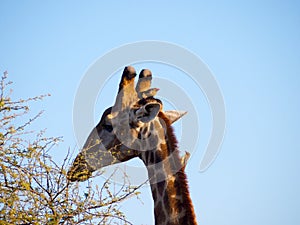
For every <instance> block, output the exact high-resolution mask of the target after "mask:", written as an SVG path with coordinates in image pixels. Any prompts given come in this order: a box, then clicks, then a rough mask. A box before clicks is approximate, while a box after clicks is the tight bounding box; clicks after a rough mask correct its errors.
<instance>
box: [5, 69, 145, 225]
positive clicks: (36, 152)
mask: <svg viewBox="0 0 300 225" xmlns="http://www.w3.org/2000/svg"><path fill="white" fill-rule="evenodd" d="M11 84H12V82H8V81H7V72H4V74H3V76H2V78H1V82H0V224H19V225H21V224H22V225H25V224H49V225H54V224H112V223H114V224H115V223H118V224H131V223H130V222H129V221H127V219H126V217H125V215H124V213H122V212H121V211H120V208H119V204H120V202H121V201H123V200H126V199H127V198H129V197H131V196H137V195H138V194H139V192H138V191H137V189H138V188H139V187H140V186H138V187H136V186H131V185H130V183H129V180H128V179H127V177H126V174H124V183H123V185H122V186H116V185H115V184H114V183H113V182H111V180H110V178H108V179H107V180H106V181H105V182H103V184H102V185H100V186H98V185H95V184H93V183H91V184H90V185H89V187H81V186H80V185H79V184H78V183H70V182H69V181H68V180H67V179H66V171H67V169H68V167H69V165H70V162H71V158H72V154H70V151H66V156H65V158H64V160H63V162H62V163H60V164H58V163H56V162H55V160H54V159H53V157H52V156H51V149H52V148H53V147H54V146H56V145H58V143H59V142H60V141H61V138H60V137H46V136H45V132H44V131H43V130H42V131H39V132H34V131H30V130H29V129H30V128H29V127H30V124H31V123H33V122H34V121H36V120H37V119H38V118H39V117H40V116H41V114H42V112H40V113H38V114H37V115H36V116H34V117H32V118H31V119H28V120H27V121H25V122H24V119H25V118H26V116H27V115H29V112H30V107H29V105H30V104H31V103H32V102H34V101H39V100H43V98H44V97H46V96H47V95H41V96H37V97H34V98H28V99H25V100H24V99H19V100H13V99H11V91H9V90H8V89H9V86H11ZM112 175H113V174H112Z"/></svg>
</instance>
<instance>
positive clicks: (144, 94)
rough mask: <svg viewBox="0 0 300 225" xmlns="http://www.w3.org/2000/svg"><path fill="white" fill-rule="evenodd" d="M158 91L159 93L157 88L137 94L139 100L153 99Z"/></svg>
mask: <svg viewBox="0 0 300 225" xmlns="http://www.w3.org/2000/svg"><path fill="white" fill-rule="evenodd" d="M158 91H159V88H150V89H148V90H146V91H143V92H138V97H139V98H148V97H153V96H155V95H156V94H157V92H158Z"/></svg>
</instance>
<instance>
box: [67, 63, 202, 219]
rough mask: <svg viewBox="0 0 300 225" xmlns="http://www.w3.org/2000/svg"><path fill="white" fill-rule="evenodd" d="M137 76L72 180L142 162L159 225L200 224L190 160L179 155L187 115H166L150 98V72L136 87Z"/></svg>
mask: <svg viewBox="0 0 300 225" xmlns="http://www.w3.org/2000/svg"><path fill="white" fill-rule="evenodd" d="M135 77H136V71H135V69H134V68H133V67H131V66H128V67H125V69H124V71H123V74H122V77H121V81H120V84H119V90H118V93H117V97H116V101H115V103H114V105H113V106H112V107H110V108H108V109H106V110H105V111H104V113H103V115H102V117H101V120H100V122H99V123H98V124H97V126H96V127H95V128H93V130H92V131H91V133H90V135H89V136H88V138H87V140H86V142H85V144H84V146H83V149H82V151H81V152H80V153H79V154H78V155H77V157H76V158H75V160H74V162H73V165H72V166H71V168H70V169H69V171H68V174H67V178H68V179H69V180H70V181H85V180H87V179H88V178H90V177H91V176H92V173H93V172H94V171H96V170H98V169H100V168H103V167H105V166H109V165H112V164H116V163H120V162H125V161H128V160H130V159H132V158H135V157H138V158H140V159H141V160H142V161H143V162H144V165H145V166H146V168H147V171H148V178H149V182H150V186H151V191H152V197H153V200H154V216H155V224H156V225H163V224H172V225H179V224H186V225H195V224H197V222H196V217H195V213H194V209H193V205H192V201H191V198H190V195H189V190H188V185H187V178H186V174H185V171H184V168H185V166H186V161H187V158H188V157H185V158H181V157H180V156H179V149H178V143H177V140H176V137H175V134H174V131H173V128H172V126H171V124H172V123H174V122H175V121H177V120H178V119H180V118H181V117H182V116H184V115H185V114H186V112H184V111H174V110H171V111H163V103H162V102H161V101H160V100H159V99H156V98H155V97H154V95H155V94H156V93H152V94H154V95H152V94H150V95H145V92H147V91H149V90H151V80H152V73H151V71H150V70H147V69H144V70H142V71H141V73H140V74H139V80H138V82H137V86H136V87H135V83H134V79H135ZM188 156H189V155H188Z"/></svg>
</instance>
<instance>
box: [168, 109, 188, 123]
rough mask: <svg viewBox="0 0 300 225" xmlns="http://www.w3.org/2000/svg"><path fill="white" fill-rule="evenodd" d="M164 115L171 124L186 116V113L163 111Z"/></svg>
mask: <svg viewBox="0 0 300 225" xmlns="http://www.w3.org/2000/svg"><path fill="white" fill-rule="evenodd" d="M164 114H165V116H166V117H167V118H168V119H169V120H170V122H171V124H172V123H174V122H176V121H177V120H179V119H180V118H181V117H183V116H184V115H185V114H187V111H177V110H168V111H165V112H164Z"/></svg>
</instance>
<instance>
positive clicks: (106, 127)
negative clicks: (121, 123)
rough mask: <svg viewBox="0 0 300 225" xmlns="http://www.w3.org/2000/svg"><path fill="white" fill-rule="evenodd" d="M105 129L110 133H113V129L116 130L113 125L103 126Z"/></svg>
mask: <svg viewBox="0 0 300 225" xmlns="http://www.w3.org/2000/svg"><path fill="white" fill-rule="evenodd" d="M103 128H104V129H105V130H107V131H108V132H112V131H113V129H114V128H113V126H112V125H108V124H104V125H103Z"/></svg>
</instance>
